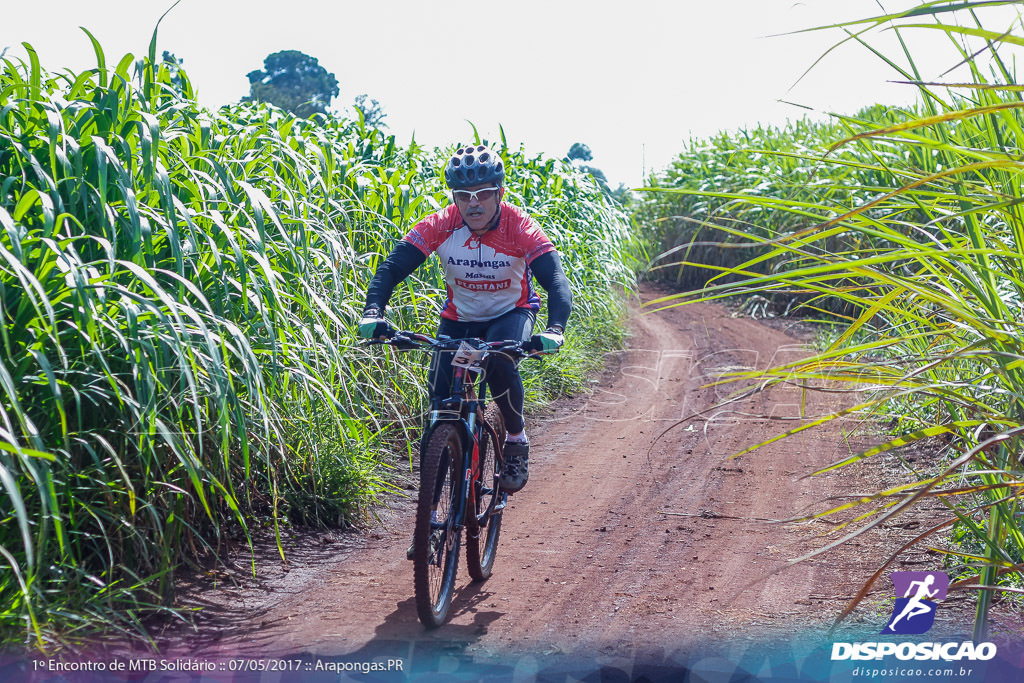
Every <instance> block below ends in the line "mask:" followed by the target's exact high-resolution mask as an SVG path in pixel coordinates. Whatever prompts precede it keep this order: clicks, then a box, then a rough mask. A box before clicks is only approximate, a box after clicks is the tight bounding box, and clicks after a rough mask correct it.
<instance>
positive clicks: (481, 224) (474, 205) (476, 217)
mask: <svg viewBox="0 0 1024 683" xmlns="http://www.w3.org/2000/svg"><path fill="white" fill-rule="evenodd" d="M491 187H494V184H493V183H484V184H483V185H474V186H473V187H467V188H463V189H465V190H468V191H469V192H470V193H472V192H475V191H477V190H486V189H487V188H491ZM483 194H489V195H491V196H489V197H486V198H484V197H482V196H480V195H477V196H475V197H474V196H469V195H468V194H467V193H463V192H453V193H452V195H453V198H454V200H455V205H456V206H457V207H458V208H459V213H461V214H462V220H464V221H465V222H466V225H467V226H468V227H469V229H470V230H471V231H473V233H475V234H482V233H484V232H486V231H487V224H488V223H490V222H491V219H492V218H494V214H495V212H497V210H498V204H500V203H501V198H502V197H504V196H505V188H500V189H499V190H498V191H497V192H485V193H481V195H483Z"/></svg>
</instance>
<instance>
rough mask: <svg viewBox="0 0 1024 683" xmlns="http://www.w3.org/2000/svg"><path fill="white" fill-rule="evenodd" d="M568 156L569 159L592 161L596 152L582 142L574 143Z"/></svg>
mask: <svg viewBox="0 0 1024 683" xmlns="http://www.w3.org/2000/svg"><path fill="white" fill-rule="evenodd" d="M566 158H567V159H569V161H575V160H577V159H579V160H580V161H590V160H591V159H593V158H594V154H593V153H592V152H591V151H590V147H588V146H587V145H584V144H583V143H582V142H574V143H572V147H570V148H569V153H568V154H566Z"/></svg>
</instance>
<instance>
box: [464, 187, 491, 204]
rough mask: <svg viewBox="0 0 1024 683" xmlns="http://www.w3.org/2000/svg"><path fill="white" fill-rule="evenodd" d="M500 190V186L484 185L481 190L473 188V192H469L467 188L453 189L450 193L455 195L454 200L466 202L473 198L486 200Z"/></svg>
mask: <svg viewBox="0 0 1024 683" xmlns="http://www.w3.org/2000/svg"><path fill="white" fill-rule="evenodd" d="M500 191H501V188H500V187H485V188H484V189H482V190H474V191H473V192H470V191H469V190H453V191H452V195H453V196H454V197H455V201H457V202H462V203H463V204H467V203H469V202H471V201H473V200H474V199H477V200H479V201H481V202H486V201H487V200H488V199H491V198H493V197H494V196H496V195H497V194H498V192H500Z"/></svg>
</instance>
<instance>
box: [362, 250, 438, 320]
mask: <svg viewBox="0 0 1024 683" xmlns="http://www.w3.org/2000/svg"><path fill="white" fill-rule="evenodd" d="M426 260H427V257H426V256H424V255H423V252H422V251H420V250H419V249H417V248H416V247H415V246H414V245H412V244H410V243H409V242H404V241H402V242H399V243H398V244H396V245H395V248H394V249H392V250H391V253H390V254H388V257H387V258H386V259H384V263H382V264H380V267H378V268H377V272H376V273H374V275H373V279H372V280H370V286H369V287H368V288H367V290H366V305H365V306H364V307H363V310H364V311H365V310H366V309H368V308H376V309H377V310H378V311H379V312H380V313H381V314H382V315H383V314H384V310H385V309H386V308H387V306H388V301H389V300H390V299H391V293H392V292H394V291H395V287H396V286H397V285H398V283H400V282H401V281H402V280H404V279H405V278H407V277H409V274H410V273H412V271H414V270H416V269H417V268H419V266H420V264H421V263H423V262H424V261H426Z"/></svg>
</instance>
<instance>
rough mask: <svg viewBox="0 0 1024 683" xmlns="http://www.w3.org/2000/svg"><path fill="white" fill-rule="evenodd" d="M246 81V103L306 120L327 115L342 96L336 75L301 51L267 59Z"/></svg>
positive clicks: (251, 72) (288, 52)
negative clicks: (271, 107) (335, 99)
mask: <svg viewBox="0 0 1024 683" xmlns="http://www.w3.org/2000/svg"><path fill="white" fill-rule="evenodd" d="M246 77H247V78H248V79H249V96H248V97H245V98H243V99H242V101H243V102H268V103H270V104H273V105H274V106H276V107H280V108H281V109H284V110H285V111H288V112H291V113H293V114H295V115H296V116H301V117H303V118H309V117H310V116H312V115H313V114H323V113H325V112H326V111H327V107H329V106H330V104H331V98H333V97H336V96H337V95H338V92H339V91H338V81H337V79H336V78H335V77H334V74H332V73H328V71H327V69H325V68H323V67H322V66H320V63H319V62H318V61H317V60H316V58H315V57H310V56H309V55H307V54H304V53H302V52H299V51H298V50H282V51H281V52H275V53H273V54H270V55H267V58H266V59H264V60H263V70H262V71H260V70H256V71H250V72H249V73H248V74H246Z"/></svg>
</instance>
